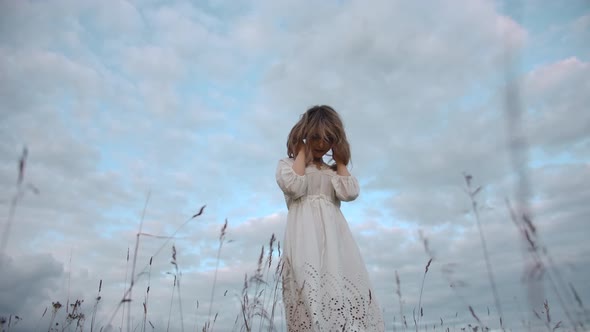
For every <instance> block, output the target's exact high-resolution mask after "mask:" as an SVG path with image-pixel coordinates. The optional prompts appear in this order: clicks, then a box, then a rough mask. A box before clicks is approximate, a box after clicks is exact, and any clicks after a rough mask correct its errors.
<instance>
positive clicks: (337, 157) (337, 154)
mask: <svg viewBox="0 0 590 332" xmlns="http://www.w3.org/2000/svg"><path fill="white" fill-rule="evenodd" d="M342 155H343V151H342V149H341V148H340V146H339V145H337V144H334V145H332V159H334V161H335V162H336V165H344V166H346V163H345V162H344V159H343V158H342V157H343V156H342Z"/></svg>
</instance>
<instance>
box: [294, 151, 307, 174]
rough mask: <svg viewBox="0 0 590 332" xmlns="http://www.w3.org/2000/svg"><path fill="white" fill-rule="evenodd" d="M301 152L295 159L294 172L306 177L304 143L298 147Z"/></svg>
mask: <svg viewBox="0 0 590 332" xmlns="http://www.w3.org/2000/svg"><path fill="white" fill-rule="evenodd" d="M298 149H299V151H298V152H297V156H296V157H295V162H294V163H293V171H295V174H297V175H305V166H306V165H305V143H302V144H300V145H299V146H298Z"/></svg>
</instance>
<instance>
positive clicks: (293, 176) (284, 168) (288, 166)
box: [276, 159, 307, 200]
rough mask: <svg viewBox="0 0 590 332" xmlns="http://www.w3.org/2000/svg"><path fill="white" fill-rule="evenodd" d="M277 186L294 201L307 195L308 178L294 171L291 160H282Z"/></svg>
mask: <svg viewBox="0 0 590 332" xmlns="http://www.w3.org/2000/svg"><path fill="white" fill-rule="evenodd" d="M276 178H277V184H278V185H279V187H280V188H281V190H282V191H283V193H285V195H286V196H287V197H289V198H291V199H293V200H295V199H298V198H300V197H301V196H303V195H305V193H306V191H307V178H306V177H305V175H298V174H297V173H295V171H294V170H293V162H292V161H291V160H286V159H281V160H280V161H279V164H278V166H277V172H276Z"/></svg>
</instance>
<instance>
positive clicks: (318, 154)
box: [308, 134, 334, 160]
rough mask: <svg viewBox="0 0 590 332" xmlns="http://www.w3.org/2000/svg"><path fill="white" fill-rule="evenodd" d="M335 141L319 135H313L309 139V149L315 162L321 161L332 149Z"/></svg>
mask: <svg viewBox="0 0 590 332" xmlns="http://www.w3.org/2000/svg"><path fill="white" fill-rule="evenodd" d="M333 142H334V139H333V138H332V137H330V136H328V137H322V136H321V135H319V134H313V135H311V136H310V137H309V138H308V144H309V148H310V150H311V155H312V156H313V159H314V160H318V159H321V158H322V157H323V156H324V155H325V154H326V153H328V151H330V149H331V148H332V144H333Z"/></svg>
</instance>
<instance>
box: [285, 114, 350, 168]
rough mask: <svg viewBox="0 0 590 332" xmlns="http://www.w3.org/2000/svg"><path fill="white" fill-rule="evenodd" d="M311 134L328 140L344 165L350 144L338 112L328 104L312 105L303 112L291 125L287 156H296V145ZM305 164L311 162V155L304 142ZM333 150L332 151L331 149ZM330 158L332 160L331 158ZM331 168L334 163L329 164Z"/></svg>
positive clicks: (346, 162)
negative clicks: (297, 120)
mask: <svg viewBox="0 0 590 332" xmlns="http://www.w3.org/2000/svg"><path fill="white" fill-rule="evenodd" d="M312 135H319V136H320V137H321V138H322V139H324V140H326V141H328V142H330V143H331V144H332V146H333V149H337V150H338V155H339V156H340V158H341V159H342V162H343V163H344V165H348V163H349V162H350V144H349V143H348V140H347V139H346V133H345V132H344V125H343V123H342V120H341V119H340V116H339V115H338V113H337V112H336V111H335V110H334V109H333V108H332V107H330V106H327V105H321V106H314V107H312V108H310V109H308V110H307V111H306V112H305V113H303V114H302V115H301V117H300V119H299V122H297V123H296V124H295V126H293V128H292V129H291V132H290V133H289V138H288V140H287V155H288V156H289V158H295V157H296V156H297V153H298V152H299V151H297V148H298V146H300V144H302V143H303V141H304V139H305V140H307V142H309V139H310V138H311V137H312ZM306 148H307V150H306V153H305V155H306V164H309V163H311V161H312V155H311V151H310V149H309V144H306ZM332 152H334V151H332ZM332 160H334V159H333V158H332ZM331 167H332V168H333V169H335V168H336V164H333V165H331Z"/></svg>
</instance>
